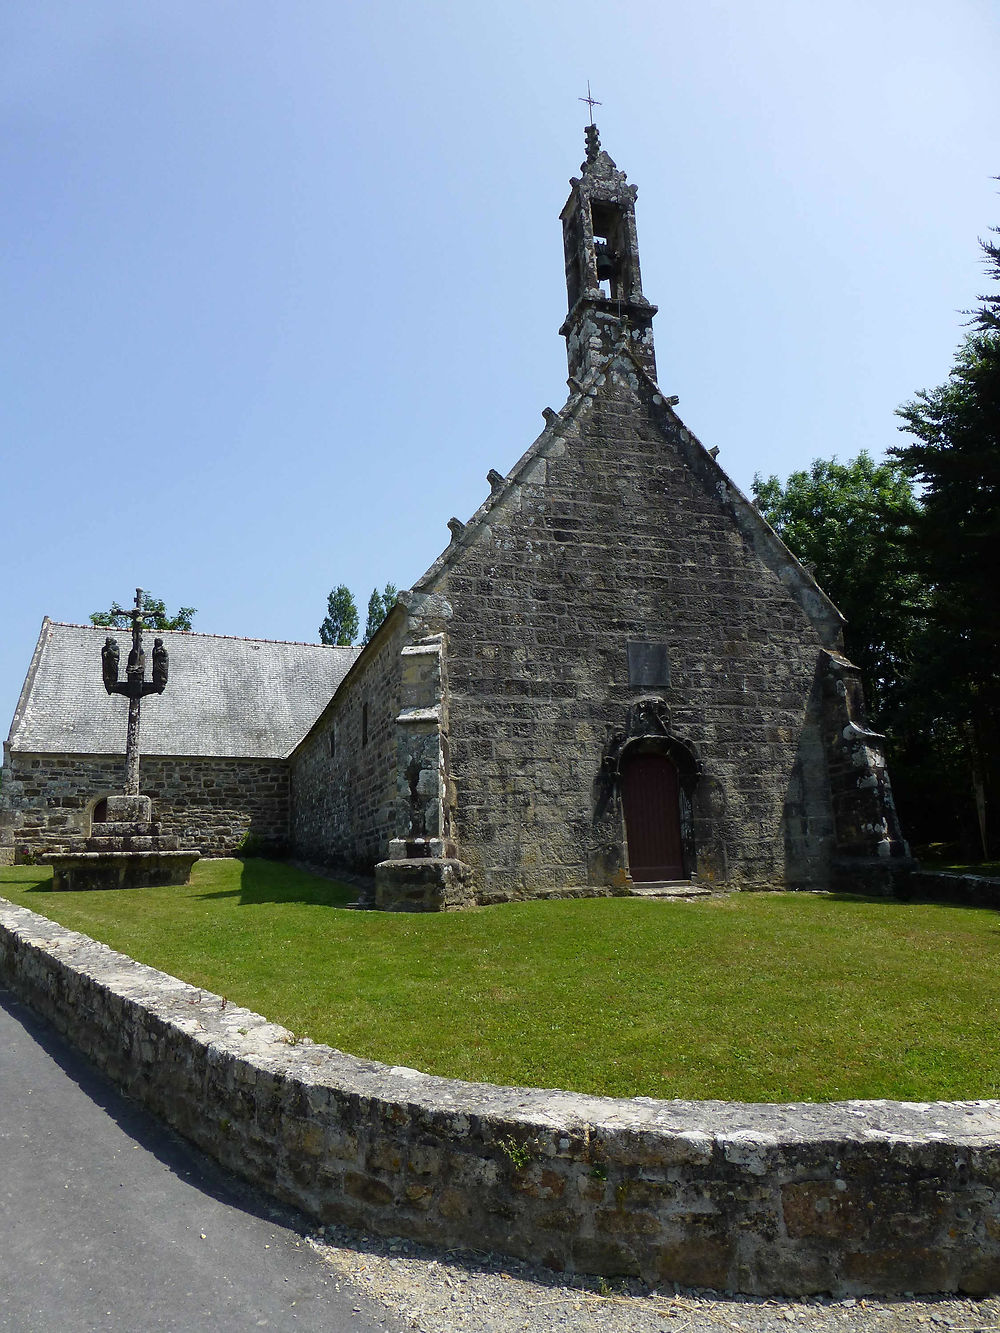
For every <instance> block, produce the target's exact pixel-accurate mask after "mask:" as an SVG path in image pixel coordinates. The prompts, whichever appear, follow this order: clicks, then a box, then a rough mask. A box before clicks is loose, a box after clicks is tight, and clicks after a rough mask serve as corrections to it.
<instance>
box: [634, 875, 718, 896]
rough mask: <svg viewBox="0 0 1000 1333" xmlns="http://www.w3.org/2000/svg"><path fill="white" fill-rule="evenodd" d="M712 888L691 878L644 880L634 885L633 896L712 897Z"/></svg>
mask: <svg viewBox="0 0 1000 1333" xmlns="http://www.w3.org/2000/svg"><path fill="white" fill-rule="evenodd" d="M711 896H712V890H711V889H706V888H705V886H704V885H703V884H696V883H694V882H693V881H692V880H690V879H664V880H644V881H642V882H640V883H635V884H633V885H632V897H633V898H711Z"/></svg>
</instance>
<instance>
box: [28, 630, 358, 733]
mask: <svg viewBox="0 0 1000 1333" xmlns="http://www.w3.org/2000/svg"><path fill="white" fill-rule="evenodd" d="M109 633H110V634H113V635H114V637H115V638H116V639H117V640H118V643H119V645H120V647H121V670H120V675H121V677H122V678H124V675H125V662H126V659H127V658H128V653H129V648H130V646H131V641H130V633H129V631H128V630H107V629H103V628H97V627H94V626H91V625H62V624H59V623H57V622H54V621H51V620H49V619H48V617H46V618H45V620H44V621H43V622H42V630H41V633H40V635H39V636H38V645H37V647H36V648H35V654H34V657H33V658H32V661H31V666H30V668H29V670H28V676H27V679H26V680H25V682H24V688H23V689H22V691H21V698H20V701H19V702H18V706H17V711H16V712H15V714H14V721H13V722H12V724H11V729H10V739H9V744H10V747H11V749H12V750H15V751H20V752H22V753H25V752H26V753H35V754H63V753H67V754H123V753H124V751H125V726H126V719H127V714H128V703H127V701H126V700H125V699H124V698H123V697H122V696H121V695H108V694H107V693H106V692H105V690H104V684H103V681H102V679H101V648H102V646H103V644H104V640H105V637H106V636H107V635H108V634H109ZM154 637H156V636H155V635H154V634H153V633H151V632H148V631H147V633H146V634H145V636H144V643H145V647H146V663H147V665H146V675H147V678H148V677H149V675H150V672H151V661H152V648H153V638H154ZM159 637H161V638H162V639H163V641H164V646H165V647H166V649H167V651H168V653H169V654H170V677H169V680H168V683H167V688H166V691H165V692H164V693H163V694H162V695H156V694H153V695H150V696H149V698H147V699H145V700H143V706H142V733H141V752H142V753H143V754H162V755H210V756H216V757H219V758H239V759H278V758H285V757H286V756H287V755H289V754H290V753H291V751H292V750H293V749H294V748H295V746H296V745H297V744H298V743H299V741H300V740H301V739H302V737H303V736H304V735H305V734H306V732H307V731H308V730H309V729H310V727H311V726H312V725H313V723H314V722H315V721H316V719H317V718H318V717H319V715H320V713H322V711H323V709H324V708H325V707H326V705H327V704H328V703H329V702H330V699H331V698H332V696H333V692H334V690H336V688H337V686H338V685H339V684H340V682H341V681H342V680H343V678H344V676H345V675H346V674H347V672H348V670H349V668H350V667H351V665H352V664H353V662H354V661H355V659H356V658H357V656H358V654H359V653H360V651H361V650H360V648H333V647H327V646H326V645H324V644H318V643H276V642H274V641H272V640H270V639H238V638H228V637H225V636H223V635H218V634H193V633H182V632H180V631H177V630H174V631H163V632H160V633H159Z"/></svg>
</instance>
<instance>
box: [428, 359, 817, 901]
mask: <svg viewBox="0 0 1000 1333" xmlns="http://www.w3.org/2000/svg"><path fill="white" fill-rule="evenodd" d="M624 361H625V358H621V359H620V360H619V362H618V363H617V366H618V369H617V370H616V371H615V372H612V371H611V370H609V371H608V373H607V374H606V375H604V376H602V377H600V378H598V379H597V380H596V381H595V383H594V384H593V386H592V387H591V389H590V390H589V391H588V393H587V395H585V398H586V401H584V402H583V404H582V405H581V406H579V407H578V408H574V410H573V413H572V419H567V420H560V419H559V418H558V417H557V416H556V414H554V413H549V414H548V417H549V426H550V429H549V430H548V432H547V433H546V434H545V435H544V436H543V437H542V442H541V446H540V448H539V449H537V450H536V451H535V453H534V455H533V456H532V455H530V454H529V456H527V462H526V463H523V465H521V466H520V471H517V470H515V476H514V480H515V482H516V484H514V485H511V486H508V487H507V488H506V489H505V490H502V491H501V493H500V494H499V495H498V498H497V500H496V502H495V503H493V504H492V507H491V508H490V509H489V510H488V512H487V513H486V515H485V518H484V519H483V521H482V522H481V523H477V522H475V521H474V522H473V523H472V524H470V526H469V529H468V531H467V532H464V533H459V534H458V535H457V537H456V539H455V542H454V544H453V547H452V550H451V554H450V555H449V557H447V558H446V559H445V560H444V561H443V562H441V563H440V564H439V567H438V568H437V569H436V571H435V570H432V571H431V575H430V577H429V578H428V580H427V581H426V582H425V583H423V584H420V585H418V587H420V588H422V589H426V590H428V591H434V592H437V593H440V594H442V595H443V596H445V597H446V598H447V599H448V601H449V602H450V603H451V606H452V609H453V617H452V619H451V622H450V624H449V627H448V672H449V682H450V695H449V704H450V741H451V774H452V778H453V781H454V786H455V791H456V809H455V834H456V841H457V845H458V848H459V855H460V856H461V857H462V859H463V860H465V861H466V862H467V863H468V864H470V865H471V866H472V867H473V869H474V871H475V876H476V884H477V891H478V892H479V894H480V896H481V897H482V898H485V899H491V898H499V897H510V896H519V895H525V894H529V895H530V894H531V893H533V892H537V891H539V890H541V889H543V888H546V887H551V886H552V885H559V884H562V885H572V884H587V883H593V882H601V881H606V880H608V879H609V878H611V879H613V878H614V877H615V875H619V876H621V875H623V874H624V873H625V871H626V869H627V852H626V849H625V847H624V826H623V820H622V811H621V806H620V801H619V798H618V793H617V790H614V789H613V790H611V791H610V792H609V793H605V797H606V799H604V800H602V799H601V795H600V781H601V772H602V762H603V760H604V758H605V756H606V752H607V747H608V744H609V738H611V737H613V736H614V735H615V734H616V733H621V732H622V730H623V728H624V726H625V722H626V718H627V715H628V711H629V709H630V708H631V707H632V706H633V705H634V704H635V703H636V701H637V700H638V699H640V698H642V697H643V696H644V695H650V694H652V695H653V696H655V697H656V698H657V699H658V700H659V702H660V704H661V705H662V708H663V710H664V713H665V715H666V717H667V718H668V720H669V722H668V729H669V732H670V734H671V735H672V736H673V737H674V738H675V739H676V740H677V741H678V742H679V743H680V744H681V745H683V746H684V747H686V750H687V752H688V753H690V754H691V755H692V756H693V759H692V763H697V765H699V766H700V770H701V772H700V776H699V778H698V781H697V783H695V784H694V787H693V795H692V811H691V819H692V827H693V835H694V836H693V844H694V845H693V850H692V856H691V864H690V865H689V866H688V867H687V870H688V871H689V872H696V873H698V874H699V876H700V877H701V878H702V879H703V880H705V881H707V882H710V883H718V884H723V883H724V884H728V885H731V886H734V887H758V886H759V887H763V886H778V885H790V886H817V887H818V886H822V885H824V884H825V883H827V882H828V881H827V876H828V873H829V863H830V854H831V849H832V846H833V834H834V825H833V811H832V807H831V800H830V788H829V776H828V773H827V769H826V755H825V749H824V744H823V738H822V734H821V706H820V705H821V700H820V693H819V688H818V683H817V670H818V664H819V661H820V656H821V653H822V650H823V649H824V647H825V646H831V645H835V644H836V643H838V642H839V638H840V629H841V622H840V618H839V616H838V615H837V613H836V611H835V610H834V609H833V608H832V607H831V606H830V604H829V603H825V604H824V599H822V598H821V595H820V594H818V593H817V592H816V590H815V588H814V586H813V585H811V584H809V581H808V579H807V578H806V576H805V575H804V574H803V572H802V570H801V568H800V567H798V566H797V565H795V564H794V562H793V561H791V559H790V557H787V556H785V555H783V554H781V553H780V546H779V544H778V543H777V542H776V541H775V540H774V539H773V535H772V536H771V546H770V548H769V550H767V551H765V552H764V555H762V553H761V549H760V548H761V544H762V543H763V544H764V545H765V546H766V545H767V543H766V540H765V538H766V537H767V535H768V534H769V530H766V529H765V527H764V525H762V524H761V523H760V521H759V520H757V519H756V516H755V515H754V516H753V519H754V521H748V517H747V514H746V512H745V510H746V509H747V508H748V506H747V505H746V502H745V501H742V499H741V497H736V496H734V495H733V493H732V492H731V490H730V488H729V487H728V484H727V482H726V479H725V476H724V474H723V473H722V472H721V470H720V469H719V468H718V467H717V465H716V464H715V463H714V461H713V459H712V458H710V456H709V455H708V454H707V452H706V451H705V450H703V449H702V447H701V446H700V445H699V444H698V443H697V441H696V440H694V438H693V437H692V436H691V435H690V434H689V432H687V430H686V429H685V428H684V427H683V425H682V424H681V422H680V421H679V419H678V418H677V417H676V416H675V414H674V413H673V412H672V410H671V409H670V406H669V405H668V404H666V403H664V401H663V399H662V398H661V397H660V395H654V390H653V388H652V386H650V385H649V383H648V381H646V380H640V378H639V376H638V375H637V374H636V373H634V371H633V372H632V373H629V367H628V365H627V364H624V365H623V363H624ZM740 505H742V509H741V508H740ZM776 551H777V552H778V553H779V554H777V555H776V554H775V552H776ZM782 561H784V562H785V563H784V564H782ZM810 597H812V599H813V600H812V604H811V605H809V602H808V599H809V598H810ZM805 606H808V607H809V614H807V612H806V610H805V609H804V607H805ZM630 641H647V642H648V641H654V642H656V643H657V644H658V645H659V646H660V648H661V649H662V650H663V652H664V654H665V660H666V664H667V669H668V677H669V679H668V682H667V681H665V682H660V683H657V684H656V685H655V686H654V687H648V686H644V685H643V684H642V683H637V682H636V681H635V680H632V679H630V672H629V661H628V644H629V642H630Z"/></svg>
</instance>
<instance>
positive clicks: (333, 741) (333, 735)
mask: <svg viewBox="0 0 1000 1333" xmlns="http://www.w3.org/2000/svg"><path fill="white" fill-rule="evenodd" d="M336 757H337V728H336V727H331V728H330V758H331V759H336Z"/></svg>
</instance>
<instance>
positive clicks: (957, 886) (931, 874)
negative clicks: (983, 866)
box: [896, 870, 1000, 907]
mask: <svg viewBox="0 0 1000 1333" xmlns="http://www.w3.org/2000/svg"><path fill="white" fill-rule="evenodd" d="M896 896H897V897H898V898H905V899H907V900H909V899H911V898H933V899H934V900H935V901H938V902H947V903H959V904H960V905H962V906H964V907H1000V879H996V878H990V877H989V876H987V875H970V874H963V873H962V872H961V871H956V870H919V871H917V872H916V874H914V875H911V876H910V877H909V879H908V880H907V881H906V882H905V884H904V885H902V886H901V887H900V888H898V889H897V890H896Z"/></svg>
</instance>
